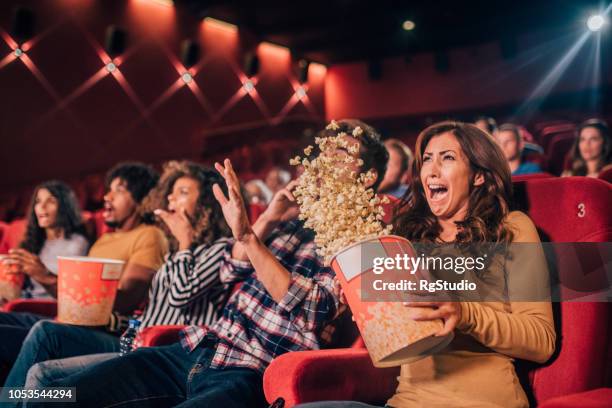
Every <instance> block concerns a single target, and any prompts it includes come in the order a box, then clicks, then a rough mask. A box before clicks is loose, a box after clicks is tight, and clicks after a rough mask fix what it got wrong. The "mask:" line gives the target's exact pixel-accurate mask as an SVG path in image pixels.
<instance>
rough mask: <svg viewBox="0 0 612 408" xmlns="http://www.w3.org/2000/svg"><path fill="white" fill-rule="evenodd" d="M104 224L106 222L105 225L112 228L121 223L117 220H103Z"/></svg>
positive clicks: (117, 226)
mask: <svg viewBox="0 0 612 408" xmlns="http://www.w3.org/2000/svg"><path fill="white" fill-rule="evenodd" d="M104 224H106V226H107V227H109V228H112V229H117V228H119V227H120V226H121V223H120V222H119V221H104Z"/></svg>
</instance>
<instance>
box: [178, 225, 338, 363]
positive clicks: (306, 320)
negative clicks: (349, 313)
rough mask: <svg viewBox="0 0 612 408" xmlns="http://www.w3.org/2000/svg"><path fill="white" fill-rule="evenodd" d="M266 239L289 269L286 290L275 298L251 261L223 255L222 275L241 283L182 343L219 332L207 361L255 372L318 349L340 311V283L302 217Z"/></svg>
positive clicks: (190, 346)
mask: <svg viewBox="0 0 612 408" xmlns="http://www.w3.org/2000/svg"><path fill="white" fill-rule="evenodd" d="M266 245H267V247H268V248H269V249H270V251H271V252H272V253H273V254H274V256H275V257H276V258H277V259H278V260H279V261H280V263H281V264H282V265H283V266H284V267H285V268H286V269H287V270H288V271H289V272H290V273H291V281H290V284H289V290H288V291H287V293H286V294H285V296H284V297H283V299H281V301H280V302H279V303H277V302H276V301H274V299H272V297H271V296H270V294H269V293H268V292H267V291H266V289H265V288H264V286H263V284H262V283H261V282H260V281H259V280H258V279H257V275H256V272H255V271H254V269H253V267H252V266H251V264H250V263H249V262H244V261H238V260H235V259H231V254H228V255H226V257H225V260H224V261H223V265H222V266H221V269H220V272H219V273H220V276H221V281H222V282H224V283H239V282H242V285H241V286H240V288H239V289H237V290H236V291H235V292H234V294H233V295H232V296H231V297H230V299H229V301H228V303H227V305H226V306H225V308H224V309H223V313H222V316H221V318H220V319H219V320H218V321H217V323H215V324H214V325H213V326H211V327H209V328H207V327H198V326H190V327H187V328H186V329H184V330H183V331H182V332H181V344H182V345H183V347H185V348H186V349H187V350H189V351H193V350H194V349H196V348H197V346H198V345H199V344H200V342H201V341H202V340H203V339H204V337H205V336H206V334H207V333H213V334H216V335H217V337H218V338H219V342H218V345H217V349H216V352H215V355H214V357H213V359H212V361H211V367H213V368H223V367H230V366H231V367H246V368H252V369H254V370H257V371H259V372H262V373H263V371H264V370H265V368H266V367H267V366H268V364H270V362H271V361H272V359H274V358H275V357H277V356H279V355H281V354H284V353H286V352H289V351H299V350H313V349H319V348H320V343H321V342H323V341H324V340H322V337H324V336H323V334H324V333H323V332H324V330H325V328H326V326H327V323H329V322H330V321H331V320H333V319H334V318H335V317H336V315H337V314H338V311H339V306H340V305H339V298H340V285H339V283H338V281H337V280H336V279H335V275H334V273H333V272H332V270H331V269H330V268H327V267H324V266H323V262H322V259H321V257H319V256H318V255H317V254H316V252H315V251H316V246H315V243H314V234H313V233H312V231H310V230H306V229H304V228H303V223H302V222H301V221H297V220H296V221H290V222H287V223H283V224H281V225H280V226H279V227H278V228H276V229H275V230H274V231H273V232H272V234H271V235H270V237H269V238H268V239H267V240H266Z"/></svg>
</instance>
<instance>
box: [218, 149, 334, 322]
mask: <svg viewBox="0 0 612 408" xmlns="http://www.w3.org/2000/svg"><path fill="white" fill-rule="evenodd" d="M224 165H225V166H221V165H220V164H218V163H216V164H215V167H216V169H217V170H218V171H219V173H221V175H222V176H223V178H224V179H225V182H226V184H227V189H228V193H229V198H228V197H225V195H224V194H223V192H222V191H221V188H220V187H219V186H218V185H215V186H214V187H213V192H214V194H215V198H216V199H217V200H218V201H219V203H220V204H221V208H222V209H223V215H224V216H225V219H226V221H227V223H228V225H229V226H230V228H231V230H232V234H233V235H234V238H235V239H236V240H237V241H238V242H240V243H241V244H242V245H243V246H244V250H245V251H246V254H247V256H248V258H249V260H250V261H251V264H252V265H253V268H254V269H255V272H256V277H257V279H258V280H259V281H260V282H261V283H262V284H263V286H264V287H265V289H266V291H267V292H268V293H269V294H270V296H271V297H272V299H274V301H275V302H276V303H278V305H279V307H280V308H282V309H284V310H285V311H287V312H289V313H293V314H294V317H295V318H296V319H301V320H302V325H304V326H305V327H308V329H309V330H316V327H318V325H319V324H320V323H321V322H323V321H326V320H331V318H333V317H335V315H336V313H337V311H338V299H339V297H340V287H339V286H338V284H337V282H336V281H335V279H334V278H333V274H331V272H330V271H329V270H328V269H327V268H321V265H320V262H319V260H318V258H317V256H316V252H315V250H316V248H315V245H314V242H312V241H310V242H308V243H306V244H303V245H301V246H300V248H298V249H297V251H296V256H295V258H296V259H297V262H296V263H295V265H293V266H292V271H291V272H290V271H288V270H287V269H286V268H285V267H284V266H283V265H282V264H281V263H280V262H279V261H278V259H276V257H275V256H274V255H273V254H272V253H271V252H270V250H269V249H268V248H267V247H266V246H265V245H264V244H263V243H262V242H261V240H260V239H259V237H258V236H257V234H256V233H255V232H254V231H253V229H252V228H251V225H250V224H249V221H248V217H247V213H246V208H245V206H244V202H243V200H242V196H241V195H240V193H239V191H240V190H239V188H240V184H239V181H238V177H237V176H236V173H235V172H234V170H233V168H232V164H231V162H230V161H229V160H227V159H226V160H225V162H224Z"/></svg>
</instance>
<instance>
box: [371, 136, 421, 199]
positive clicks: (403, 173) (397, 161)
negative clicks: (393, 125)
mask: <svg viewBox="0 0 612 408" xmlns="http://www.w3.org/2000/svg"><path fill="white" fill-rule="evenodd" d="M385 147H386V148H387V152H388V153H389V161H388V163H387V171H386V172H385V177H384V178H383V181H382V182H381V183H380V187H379V188H378V192H379V193H381V194H389V195H392V196H394V197H396V198H402V197H403V196H404V194H406V191H408V188H409V185H410V178H411V174H410V173H411V168H412V161H413V155H412V151H411V150H410V148H409V147H408V146H406V145H405V144H404V143H402V142H401V141H399V140H397V139H389V140H386V141H385Z"/></svg>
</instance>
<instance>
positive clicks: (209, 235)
mask: <svg viewBox="0 0 612 408" xmlns="http://www.w3.org/2000/svg"><path fill="white" fill-rule="evenodd" d="M221 181H222V178H221V177H220V176H219V174H218V173H217V172H216V171H214V170H211V169H208V168H206V167H203V166H201V165H199V164H196V163H192V162H187V161H182V162H176V161H172V162H168V163H167V164H166V165H165V166H164V172H163V174H162V176H161V178H160V180H159V183H158V185H157V187H155V188H154V189H153V190H151V192H150V193H149V195H148V196H147V197H146V198H145V199H144V201H143V203H142V206H141V208H140V211H141V214H142V216H143V217H145V218H147V217H149V218H153V219H154V221H155V222H157V223H158V224H159V226H160V227H161V228H162V229H163V230H164V232H165V234H166V236H167V238H168V242H169V244H170V252H169V253H168V254H167V255H166V256H165V262H164V264H163V265H162V267H161V268H160V269H159V270H158V271H157V273H156V274H155V276H154V277H153V282H152V284H151V288H150V290H149V300H148V304H147V306H146V307H145V309H144V311H143V314H142V316H140V318H139V320H140V321H141V325H140V330H142V329H144V328H146V327H150V326H155V325H190V324H192V325H211V324H213V323H214V322H215V321H216V320H217V319H218V318H219V315H220V313H221V311H222V309H223V306H224V305H225V302H226V301H227V298H228V296H229V294H230V288H229V287H228V285H225V284H223V283H222V282H221V280H220V277H219V273H220V271H221V269H222V268H224V267H227V262H229V259H230V258H231V241H230V240H229V239H228V237H229V236H230V234H231V232H230V230H229V227H228V226H227V224H226V222H225V218H224V217H223V214H222V212H221V206H220V205H219V203H218V202H217V201H216V200H215V198H214V195H213V193H212V186H213V185H215V184H222V183H221ZM64 330H70V328H69V326H65V325H60V324H57V325H53V329H52V332H51V331H50V329H49V328H47V337H50V338H51V340H50V341H48V342H47V343H46V344H43V345H40V344H38V345H36V350H30V348H29V347H28V341H27V340H26V342H25V344H24V346H23V347H22V350H21V353H20V354H19V357H18V359H17V362H16V363H15V366H14V367H13V370H12V371H11V373H10V374H9V377H8V379H7V382H6V384H5V386H23V385H24V384H25V385H27V386H28V387H35V386H39V385H42V384H46V383H47V382H49V381H52V380H55V379H58V378H63V377H64V376H67V375H70V374H72V373H74V372H75V371H80V370H82V369H83V368H84V367H85V366H88V365H90V364H94V363H97V362H100V361H105V360H108V359H111V358H115V357H117V353H118V352H119V338H118V337H116V336H115V335H113V334H111V333H104V334H101V335H106V337H108V338H107V339H105V341H100V342H99V343H97V342H94V341H92V342H91V344H89V345H88V347H89V350H88V353H87V354H86V355H82V354H80V355H74V354H70V355H66V354H65V353H66V352H69V351H67V350H64V349H63V348H62V347H60V346H56V345H61V343H62V336H63V331H64ZM135 343H136V345H137V344H138V343H139V339H138V338H137V339H136V342H135ZM109 344H111V345H112V347H110V348H109ZM96 353H98V354H96ZM68 357H70V358H68ZM37 363H39V364H37ZM32 366H33V367H32ZM31 367H32V368H31ZM28 370H29V372H28ZM26 374H27V382H26Z"/></svg>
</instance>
